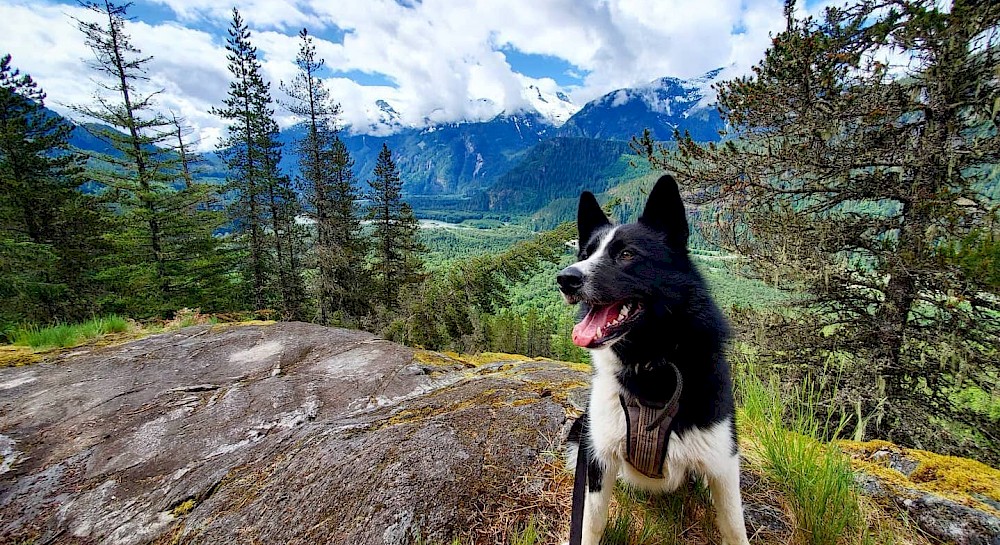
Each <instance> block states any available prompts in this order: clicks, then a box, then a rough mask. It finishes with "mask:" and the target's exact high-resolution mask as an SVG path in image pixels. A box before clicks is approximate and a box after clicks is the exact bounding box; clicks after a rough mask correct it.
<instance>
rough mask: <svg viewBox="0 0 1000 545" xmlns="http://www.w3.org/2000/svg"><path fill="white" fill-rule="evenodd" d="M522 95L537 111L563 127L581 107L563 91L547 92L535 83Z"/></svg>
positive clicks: (557, 125)
mask: <svg viewBox="0 0 1000 545" xmlns="http://www.w3.org/2000/svg"><path fill="white" fill-rule="evenodd" d="M522 96H523V97H524V98H525V99H526V100H527V101H528V103H529V104H531V107H532V108H534V109H535V111H536V112H538V113H539V114H541V116H542V117H543V118H544V119H546V120H548V122H549V123H551V124H552V125H553V126H555V127H561V126H562V125H563V124H564V123H566V122H567V121H569V118H571V117H573V114H575V113H576V112H578V111H580V107H579V106H577V105H576V104H573V101H572V100H570V99H569V97H568V96H566V95H565V94H563V93H561V92H556V93H545V92H543V91H542V90H541V89H539V88H538V87H535V86H534V85H529V86H528V87H527V88H526V89H525V90H524V92H523V93H522Z"/></svg>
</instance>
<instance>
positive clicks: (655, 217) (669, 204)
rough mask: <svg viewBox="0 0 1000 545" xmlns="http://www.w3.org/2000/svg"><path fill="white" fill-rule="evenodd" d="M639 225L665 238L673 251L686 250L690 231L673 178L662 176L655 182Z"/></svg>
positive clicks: (667, 175) (682, 203)
mask: <svg viewBox="0 0 1000 545" xmlns="http://www.w3.org/2000/svg"><path fill="white" fill-rule="evenodd" d="M639 223H642V224H643V225H645V226H647V227H650V228H652V229H655V230H657V231H659V232H661V233H664V234H665V235H666V236H667V244H668V245H669V246H670V247H671V248H673V249H675V250H686V249H687V240H688V235H689V234H690V231H689V230H688V222H687V216H686V215H685V214H684V201H682V200H681V193H680V190H679V189H678V188H677V182H676V181H675V180H674V177H673V176H671V175H669V174H664V175H663V176H661V177H660V179H659V180H657V181H656V185H654V186H653V190H652V191H650V192H649V198H648V199H646V208H644V209H643V211H642V216H639Z"/></svg>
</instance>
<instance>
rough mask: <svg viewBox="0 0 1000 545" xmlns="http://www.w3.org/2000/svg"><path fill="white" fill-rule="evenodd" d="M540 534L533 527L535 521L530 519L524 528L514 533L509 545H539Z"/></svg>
mask: <svg viewBox="0 0 1000 545" xmlns="http://www.w3.org/2000/svg"><path fill="white" fill-rule="evenodd" d="M541 539H542V534H541V532H539V530H538V528H536V527H535V519H534V518H532V519H530V520H529V521H528V523H527V524H525V526H524V528H522V529H521V530H519V531H517V532H515V533H514V535H512V536H511V538H510V545H539V543H540V541H541Z"/></svg>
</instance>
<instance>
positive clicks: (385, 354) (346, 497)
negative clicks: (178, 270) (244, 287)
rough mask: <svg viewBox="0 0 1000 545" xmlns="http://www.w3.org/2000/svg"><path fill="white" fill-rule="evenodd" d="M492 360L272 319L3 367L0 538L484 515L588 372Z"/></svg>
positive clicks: (412, 528) (278, 537)
mask: <svg viewBox="0 0 1000 545" xmlns="http://www.w3.org/2000/svg"><path fill="white" fill-rule="evenodd" d="M497 360H498V361H485V362H472V361H469V360H464V359H461V358H452V357H447V356H444V355H434V354H428V353H415V351H414V350H411V349H409V348H405V347H402V346H399V345H396V344H392V343H389V342H385V341H382V340H380V339H378V338H376V337H374V336H372V335H370V334H368V333H363V332H358V331H348V330H341V329H330V328H325V327H320V326H315V325H309V324H302V323H278V324H274V325H267V326H263V325H261V326H239V327H235V326H233V327H221V328H220V327H217V326H195V327H190V328H186V329H182V330H180V331H178V332H174V333H165V334H160V335H155V336H151V337H148V338H145V339H142V340H139V341H134V342H131V343H128V344H125V345H120V346H116V347H105V348H93V349H86V350H81V351H79V352H77V353H75V354H74V355H73V357H71V358H65V359H64V360H63V361H60V362H57V363H43V364H37V365H32V366H27V367H20V368H5V369H0V453H2V459H0V543H8V542H14V543H17V542H18V541H19V540H30V539H33V540H35V541H34V542H35V543H39V544H41V543H88V544H89V543H100V544H122V545H131V544H140V543H281V544H296V543H303V544H305V543H310V544H312V543H350V544H358V545H364V544H392V545H395V544H402V543H411V542H413V541H414V540H415V539H417V537H418V536H419V537H421V538H423V539H424V540H425V541H431V542H450V540H451V538H452V537H455V536H471V537H472V538H473V539H475V536H476V535H479V534H481V535H491V534H490V532H491V529H490V528H489V527H488V526H489V524H490V520H491V518H490V517H491V516H492V515H494V514H497V513H501V512H502V510H504V509H509V508H510V505H511V504H519V502H520V501H521V497H520V496H519V495H520V494H523V493H525V489H526V487H525V483H526V482H531V479H532V475H535V476H536V477H535V478H537V468H538V466H539V464H540V463H541V462H542V458H543V453H544V452H545V451H546V450H551V449H554V448H556V446H555V445H557V444H558V441H559V438H560V433H561V432H562V430H563V428H564V427H565V425H566V422H567V414H571V413H573V412H574V409H573V406H574V405H578V404H579V403H580V402H582V401H583V400H584V398H585V395H586V394H585V388H586V381H587V375H586V373H585V371H584V370H582V369H581V368H579V367H571V366H567V365H566V364H561V363H557V362H550V361H532V360H521V359H516V358H512V359H511V360H510V361H500V360H503V358H497ZM501 518H502V517H501ZM475 540H476V541H479V542H485V541H483V540H479V539H475Z"/></svg>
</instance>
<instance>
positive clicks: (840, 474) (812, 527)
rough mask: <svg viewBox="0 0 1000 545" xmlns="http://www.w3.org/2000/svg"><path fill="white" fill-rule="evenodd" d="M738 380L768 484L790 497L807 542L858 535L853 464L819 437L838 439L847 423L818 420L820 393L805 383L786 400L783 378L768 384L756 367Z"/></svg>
mask: <svg viewBox="0 0 1000 545" xmlns="http://www.w3.org/2000/svg"><path fill="white" fill-rule="evenodd" d="M740 371H741V372H738V373H737V374H736V375H737V376H736V379H737V380H736V382H737V391H738V393H739V396H740V400H741V404H742V407H741V410H740V413H741V420H742V422H741V424H742V426H741V427H742V428H743V430H744V432H745V433H748V434H749V435H750V436H751V437H752V438H753V440H754V443H755V445H756V449H755V453H754V454H756V455H757V456H759V457H760V459H761V465H762V469H763V471H764V473H765V475H766V476H767V477H768V479H769V480H770V481H771V482H772V483H773V484H774V486H775V487H776V488H778V489H779V490H780V491H781V492H782V493H783V494H784V495H785V496H786V498H787V500H788V502H789V504H790V506H791V508H792V511H793V513H794V515H795V521H796V526H797V530H798V532H799V533H800V538H801V541H802V542H803V543H808V544H809V545H835V544H836V543H838V542H839V541H840V539H841V538H842V537H843V536H845V535H849V534H852V533H854V532H855V530H856V529H858V528H859V527H860V523H861V507H860V504H859V502H858V496H857V490H856V486H855V484H854V472H853V471H852V469H851V465H850V462H849V461H848V459H847V457H846V456H844V455H843V453H841V452H840V451H839V450H838V449H837V448H836V447H835V446H834V445H832V444H829V443H823V442H820V441H819V440H818V439H817V437H820V436H830V435H831V434H832V435H834V436H835V435H837V432H838V431H839V430H840V429H842V428H843V424H844V422H839V423H836V425H835V426H834V429H832V430H831V429H830V426H831V423H830V422H824V421H821V420H820V419H819V418H817V416H816V413H815V410H814V407H816V404H817V402H818V401H819V400H818V399H816V394H815V392H817V391H819V390H818V389H813V388H811V387H810V386H809V384H808V383H804V384H802V385H800V386H798V387H796V388H795V389H793V390H791V391H790V392H786V394H785V395H784V396H783V395H781V387H780V385H779V381H778V380H777V377H774V376H771V377H770V378H769V379H768V381H767V382H765V381H764V380H762V379H761V378H760V377H759V376H758V375H757V373H756V372H755V370H754V369H753V368H752V367H751V366H744V367H742V369H740Z"/></svg>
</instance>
